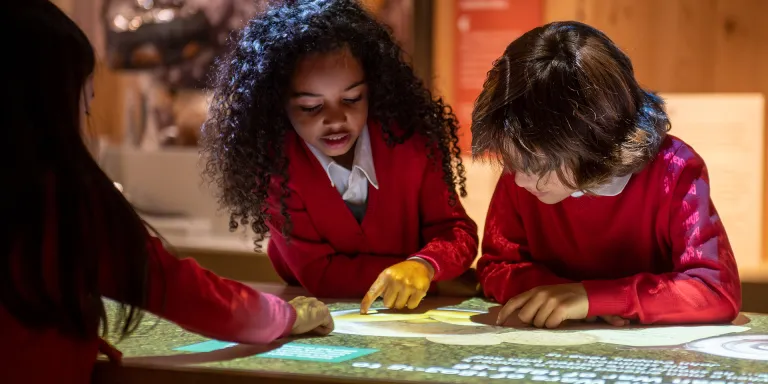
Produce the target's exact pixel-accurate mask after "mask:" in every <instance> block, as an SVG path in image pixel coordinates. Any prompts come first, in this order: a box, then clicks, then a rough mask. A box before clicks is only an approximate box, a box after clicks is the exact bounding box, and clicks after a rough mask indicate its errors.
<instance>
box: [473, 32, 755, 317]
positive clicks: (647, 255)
mask: <svg viewBox="0 0 768 384" xmlns="http://www.w3.org/2000/svg"><path fill="white" fill-rule="evenodd" d="M668 130H669V119H668V117H667V114H666V112H665V111H664V102H663V100H662V99H661V98H659V97H658V96H656V95H654V94H652V93H650V92H648V91H646V90H644V89H643V88H641V87H640V85H638V83H637V80H636V79H635V76H634V72H633V69H632V63H631V61H630V60H629V58H628V57H627V56H626V55H625V54H624V53H623V52H621V50H619V48H618V47H617V46H616V45H615V44H614V43H613V42H612V41H611V40H610V39H609V38H608V37H607V36H606V35H605V34H603V33H602V32H600V31H598V30H596V29H594V28H592V27H589V26H587V25H585V24H581V23H577V22H557V23H552V24H548V25H545V26H542V27H539V28H536V29H533V30H531V31H530V32H528V33H526V34H524V35H523V36H522V37H520V38H519V39H517V40H515V41H514V42H512V43H511V44H510V45H509V46H508V47H507V49H506V51H505V52H504V54H503V55H502V56H501V58H499V59H498V61H497V62H496V63H495V64H494V66H493V68H492V70H491V71H490V72H489V74H488V78H487V80H486V82H485V85H484V89H483V91H482V92H481V94H480V96H479V98H478V100H477V102H476V105H475V110H474V113H473V116H472V151H473V152H474V154H475V155H478V156H479V155H483V154H486V153H491V154H493V155H496V156H497V158H498V159H499V160H501V163H502V165H503V166H504V167H505V171H506V172H505V173H504V174H503V175H502V176H501V179H500V180H499V181H498V184H497V186H496V191H495V193H494V195H493V198H492V201H491V205H490V208H489V213H488V216H487V223H486V226H485V237H484V238H483V255H482V256H481V259H480V260H479V262H478V274H479V277H480V282H481V284H482V286H483V289H484V291H485V294H486V295H487V296H488V297H490V298H493V299H495V300H496V301H498V302H500V303H506V305H505V306H504V308H503V309H502V310H501V312H500V315H499V322H504V321H505V320H506V319H507V318H508V316H510V315H511V314H512V313H513V312H514V311H517V310H519V313H518V317H519V318H520V319H521V320H522V321H524V322H526V323H532V324H533V325H535V326H537V327H544V326H546V327H556V326H558V325H559V324H560V323H561V322H562V321H564V320H567V319H572V320H581V319H592V318H594V317H600V318H602V319H603V320H605V321H607V322H609V323H611V324H614V325H617V326H621V325H625V324H627V323H628V322H629V321H637V322H639V323H642V324H652V323H701V322H728V321H731V320H733V319H734V318H735V317H736V316H737V315H738V312H739V308H740V306H741V288H740V287H741V286H740V284H739V276H738V271H737V268H736V262H735V261H734V257H733V251H732V250H731V246H730V244H729V242H728V236H727V235H726V233H725V229H724V228H723V223H722V222H721V221H720V218H719V216H718V215H717V211H716V210H715V206H714V204H713V203H712V199H711V197H710V195H709V177H708V175H707V168H706V166H705V164H704V160H702V158H701V157H700V156H699V155H698V154H697V153H696V152H695V151H694V150H693V149H692V148H691V147H690V146H689V145H687V144H686V143H685V142H683V141H682V140H680V139H679V138H677V137H674V136H671V135H668V134H667V132H668Z"/></svg>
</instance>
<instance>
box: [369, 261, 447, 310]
mask: <svg viewBox="0 0 768 384" xmlns="http://www.w3.org/2000/svg"><path fill="white" fill-rule="evenodd" d="M433 276H434V270H433V269H432V266H431V265H430V264H429V263H428V262H426V261H423V260H419V259H411V260H406V261H403V262H401V263H397V264H395V265H393V266H391V267H389V268H387V269H385V270H384V271H383V272H381V274H379V277H378V278H377V279H376V281H375V282H374V283H373V285H371V288H370V289H369V290H368V293H367V294H366V295H365V297H364V298H363V301H362V303H360V313H361V314H366V313H368V309H369V308H370V307H371V304H373V302H374V301H375V300H376V299H378V298H379V297H383V298H384V306H385V307H387V308H395V309H403V308H406V307H407V308H410V309H414V308H416V307H417V306H418V305H419V303H420V302H421V300H422V299H423V298H424V296H426V294H427V291H428V290H429V285H430V283H431V282H432V277H433Z"/></svg>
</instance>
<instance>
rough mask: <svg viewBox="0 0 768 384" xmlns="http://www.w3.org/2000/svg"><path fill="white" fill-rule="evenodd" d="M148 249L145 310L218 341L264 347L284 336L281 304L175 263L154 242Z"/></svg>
mask: <svg viewBox="0 0 768 384" xmlns="http://www.w3.org/2000/svg"><path fill="white" fill-rule="evenodd" d="M150 247H151V252H150V255H151V259H150V260H149V263H148V280H149V297H148V300H147V306H146V308H145V309H146V310H147V311H149V312H151V313H153V314H155V315H157V316H159V317H162V318H165V319H167V320H170V321H172V322H174V323H176V324H178V325H179V326H181V327H182V328H184V329H186V330H189V331H191V332H194V333H197V334H200V335H203V336H205V337H209V338H212V339H216V340H222V341H232V342H237V343H244V344H266V343H270V342H272V341H273V340H275V339H278V338H280V337H284V336H287V335H288V334H289V333H290V331H291V329H292V327H293V323H294V322H295V320H296V312H295V310H294V309H293V306H291V305H290V304H288V303H286V302H285V301H284V300H282V299H280V298H278V297H276V296H273V295H270V294H264V293H259V292H256V291H254V290H253V289H251V288H249V287H247V286H245V285H243V284H241V283H238V282H236V281H232V280H228V279H224V278H221V277H219V276H217V275H215V274H214V273H212V272H210V271H208V270H205V269H203V268H202V267H200V266H199V265H198V264H197V262H196V261H195V260H194V259H189V258H188V259H181V260H180V259H177V258H176V257H175V256H173V255H171V254H170V253H168V252H167V251H166V250H165V248H164V247H163V245H162V243H161V242H160V240H158V239H157V238H152V239H151V242H150ZM113 299H115V300H118V301H119V300H120V298H119V297H117V298H114V297H113Z"/></svg>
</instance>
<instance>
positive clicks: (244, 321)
mask: <svg viewBox="0 0 768 384" xmlns="http://www.w3.org/2000/svg"><path fill="white" fill-rule="evenodd" d="M0 33H2V34H3V35H4V36H10V35H11V34H13V35H14V36H16V37H15V38H13V39H9V40H8V41H7V44H5V45H4V47H3V48H4V51H5V52H6V54H8V55H11V57H13V58H14V59H13V60H9V61H8V62H7V69H8V70H9V71H13V73H14V74H15V76H10V77H8V78H7V79H6V81H5V82H4V84H3V91H4V92H5V93H6V96H5V100H6V102H4V103H2V104H1V105H0V108H1V111H2V113H1V114H2V116H3V119H4V123H5V125H6V126H5V127H4V128H3V130H2V131H1V132H2V133H0V135H2V136H1V137H2V139H3V142H5V143H12V145H10V146H9V147H8V148H7V149H5V150H3V151H0V170H1V172H2V174H3V175H4V176H5V177H7V178H8V180H11V182H8V183H4V184H3V188H2V189H0V220H2V230H0V340H2V341H3V344H4V346H5V347H4V348H2V349H0V361H2V364H1V367H0V383H73V384H74V383H81V384H85V383H89V382H91V372H92V370H93V366H94V364H95V363H96V358H97V354H98V353H99V352H102V353H105V354H107V356H108V357H110V359H113V360H119V358H120V353H119V352H118V351H117V350H115V349H114V348H112V347H111V346H110V345H109V344H107V343H106V342H105V341H104V339H103V338H100V336H102V337H104V336H106V333H107V330H108V326H107V323H108V322H107V314H108V313H109V312H111V313H113V314H114V315H115V316H114V317H113V318H111V319H110V320H111V322H110V323H112V324H113V325H115V326H116V328H115V329H116V330H118V333H119V336H120V337H121V339H122V338H123V337H126V336H128V335H130V334H131V333H132V332H133V331H134V330H135V329H136V328H137V327H138V326H139V324H140V323H141V319H142V313H143V311H149V312H151V313H153V314H155V315H158V316H160V317H163V318H165V319H168V320H170V321H173V322H176V323H177V324H179V325H180V326H181V327H183V328H185V329H188V330H190V331H192V332H196V333H199V334H202V335H205V336H207V337H210V338H215V339H219V340H229V341H234V342H239V343H253V344H262V343H264V344H265V343H269V342H271V341H273V340H275V339H277V338H279V337H283V336H288V335H289V334H298V333H305V332H310V331H315V332H318V333H322V334H325V333H328V332H330V331H331V330H332V328H333V319H332V318H331V316H330V313H329V311H328V308H327V307H326V306H325V305H323V304H322V303H320V302H319V301H317V300H315V299H306V298H297V299H295V300H293V301H291V302H290V303H288V302H285V301H283V300H282V299H280V298H278V297H276V296H273V295H269V294H265V293H260V292H256V291H254V290H253V289H251V288H249V287H248V286H246V285H243V284H240V283H237V282H234V281H230V280H227V279H222V278H220V277H218V276H216V275H214V274H212V273H211V272H209V271H206V270H204V269H203V268H201V267H200V266H199V265H198V264H197V263H196V262H195V261H194V260H192V259H186V260H179V259H177V258H176V257H175V256H174V255H173V254H172V253H170V252H169V251H168V250H166V249H165V247H164V246H163V243H162V242H161V241H160V240H159V239H158V238H157V237H154V236H152V235H151V232H150V231H149V230H148V228H147V227H146V226H145V224H144V222H143V221H142V220H141V218H140V217H139V216H138V215H137V214H136V212H135V211H134V210H133V208H132V207H131V205H130V204H129V203H128V201H127V200H126V199H125V198H124V197H123V195H122V194H121V193H120V191H119V190H118V189H117V188H115V185H114V184H113V183H112V181H110V180H109V178H108V177H107V176H106V175H105V174H104V172H102V170H101V169H100V168H99V165H98V164H97V163H96V161H95V160H94V159H93V158H92V157H91V154H90V153H89V151H88V148H87V147H86V145H85V143H84V141H83V137H82V135H81V134H82V132H81V125H80V123H81V121H82V120H83V117H85V115H87V114H88V112H89V109H90V107H89V105H90V100H91V98H92V96H93V88H92V80H91V79H92V75H93V70H94V65H95V57H94V52H93V48H92V47H91V45H90V43H89V42H88V39H87V38H86V36H85V35H84V34H83V32H82V31H81V30H80V29H79V28H78V27H77V25H76V24H75V23H74V22H73V21H72V20H70V19H69V18H67V16H66V15H65V14H64V13H63V12H61V11H60V10H59V9H58V8H57V7H56V6H54V5H53V4H51V3H50V2H48V1H47V0H26V1H21V2H19V1H16V2H6V3H3V4H0ZM102 297H107V298H110V299H112V300H114V301H116V302H117V303H118V304H117V305H116V306H115V307H116V310H115V311H108V309H107V306H106V304H105V303H104V301H103V299H102ZM100 327H101V330H102V332H101V335H100V332H99V328H100Z"/></svg>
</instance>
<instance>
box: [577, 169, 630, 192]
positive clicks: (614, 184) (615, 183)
mask: <svg viewBox="0 0 768 384" xmlns="http://www.w3.org/2000/svg"><path fill="white" fill-rule="evenodd" d="M631 177H632V174H629V175H626V176H620V177H614V178H613V179H612V180H611V182H610V183H608V184H605V185H602V186H600V187H597V188H595V189H593V190H590V191H589V192H591V193H593V194H595V195H598V196H617V195H618V194H620V193H621V192H622V191H624V188H625V187H626V186H627V183H629V179H630V178H631ZM571 196H573V197H581V196H584V192H583V191H576V192H574V193H572V194H571Z"/></svg>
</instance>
